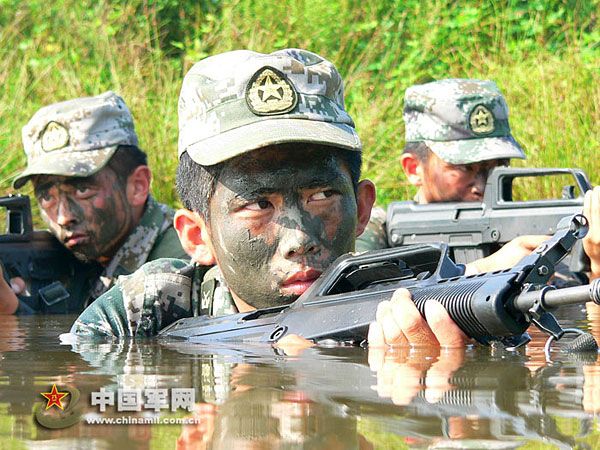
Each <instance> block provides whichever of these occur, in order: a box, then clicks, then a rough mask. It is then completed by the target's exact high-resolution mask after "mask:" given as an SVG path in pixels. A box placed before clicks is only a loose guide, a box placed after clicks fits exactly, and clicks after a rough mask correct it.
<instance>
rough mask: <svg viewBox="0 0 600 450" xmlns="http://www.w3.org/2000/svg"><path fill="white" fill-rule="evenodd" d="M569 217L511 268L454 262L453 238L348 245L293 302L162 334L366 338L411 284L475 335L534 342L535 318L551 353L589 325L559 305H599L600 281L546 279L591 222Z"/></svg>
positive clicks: (194, 320) (195, 338) (421, 298)
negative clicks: (569, 322)
mask: <svg viewBox="0 0 600 450" xmlns="http://www.w3.org/2000/svg"><path fill="white" fill-rule="evenodd" d="M561 224H562V225H559V227H558V228H559V229H558V231H557V232H556V233H555V235H554V236H553V237H552V238H551V239H549V240H548V241H546V242H544V243H543V244H542V245H540V246H539V247H538V248H537V249H536V250H535V251H534V252H533V253H531V254H530V255H528V256H526V257H524V258H523V259H521V261H519V263H518V264H517V265H516V266H515V267H513V268H510V269H505V270H498V271H495V272H491V273H481V274H476V275H464V266H462V265H456V264H455V263H454V262H452V260H451V259H450V258H449V257H448V247H447V246H446V245H445V244H424V245H414V246H406V247H399V248H393V249H385V250H378V251H372V252H365V253H362V254H348V255H344V256H341V257H340V258H338V259H337V260H336V261H335V262H334V264H333V265H332V266H331V267H330V268H329V269H328V270H327V271H325V273H323V275H322V276H321V277H320V278H319V279H318V280H317V281H316V282H315V283H314V284H313V285H312V286H311V287H310V288H309V289H308V290H307V291H306V292H305V293H304V294H303V295H302V296H300V298H298V300H296V301H295V302H294V303H292V304H291V305H286V306H278V307H274V308H267V309H260V310H256V311H252V312H248V313H241V314H233V315H228V316H223V317H200V316H199V317H191V318H185V319H180V320H179V321H177V322H175V323H173V324H172V325H170V326H169V327H167V328H165V329H164V330H163V331H162V332H161V334H160V335H161V336H162V337H168V338H178V339H184V340H187V341H188V342H192V343H209V342H215V341H221V342H223V341H238V342H240V341H242V342H271V343H272V342H275V341H277V340H279V339H281V338H282V337H283V336H286V335H288V334H297V335H300V336H302V337H304V338H306V339H311V340H315V341H323V340H328V339H332V340H335V341H343V342H350V343H360V342H362V341H364V340H365V339H366V336H367V331H368V327H369V324H370V323H371V322H372V321H374V320H375V314H376V311H377V305H378V304H379V303H380V302H381V301H383V300H389V299H390V298H391V297H392V294H393V293H394V291H396V290H397V289H398V288H406V289H408V290H409V291H410V292H411V294H412V298H413V301H414V303H415V305H416V306H417V308H418V309H419V311H420V312H421V314H424V310H425V302H426V301H427V300H430V299H431V300H437V301H439V302H440V303H441V304H442V305H444V307H445V308H446V310H447V311H448V313H449V314H450V317H452V319H453V320H454V321H455V322H456V323H457V324H458V326H459V327H460V328H461V329H462V330H463V331H464V332H465V333H466V334H467V335H468V336H470V337H472V338H474V339H476V340H477V341H479V342H480V343H482V344H490V343H491V342H493V341H500V342H502V343H503V344H504V345H506V346H509V347H516V346H520V345H524V344H526V343H527V342H528V341H529V336H528V335H527V333H525V330H526V329H527V328H528V327H529V325H530V324H531V323H533V324H534V325H536V326H537V327H538V328H540V329H541V330H542V331H544V332H546V333H548V334H549V335H550V338H549V341H548V346H547V347H548V349H547V350H548V352H549V347H550V344H551V340H552V341H553V340H556V339H560V338H561V337H562V336H563V335H564V334H565V332H576V333H580V332H579V330H574V329H569V330H563V329H562V328H561V326H560V325H559V323H558V322H557V320H556V319H555V317H554V316H553V315H552V313H551V312H550V311H551V310H553V309H555V308H558V307H560V306H563V305H568V304H576V303H585V302H588V301H593V302H595V303H597V304H600V280H595V281H594V282H593V283H592V284H589V285H585V286H577V287H572V288H565V289H560V290H556V289H553V288H552V287H550V286H548V285H547V284H546V283H547V282H548V280H549V278H550V276H551V275H552V273H553V272H554V267H555V265H556V264H557V263H558V262H559V261H560V260H561V259H562V258H563V257H564V256H565V255H566V254H567V253H568V252H569V250H570V249H571V248H572V247H573V245H574V244H575V242H577V240H578V239H581V238H583V237H584V236H585V234H586V233H587V229H588V227H587V221H586V219H585V217H584V216H582V215H574V216H571V217H566V218H565V219H563V220H562V221H561ZM581 333H583V332H581ZM586 336H588V337H591V336H590V335H587V334H586ZM592 340H593V339H592ZM594 344H595V341H594Z"/></svg>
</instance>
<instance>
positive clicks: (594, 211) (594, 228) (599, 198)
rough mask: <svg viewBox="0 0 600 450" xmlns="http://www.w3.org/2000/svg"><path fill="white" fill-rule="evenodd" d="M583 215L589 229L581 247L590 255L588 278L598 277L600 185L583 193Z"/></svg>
mask: <svg viewBox="0 0 600 450" xmlns="http://www.w3.org/2000/svg"><path fill="white" fill-rule="evenodd" d="M583 215H584V216H585V217H586V218H587V219H588V222H589V226H590V229H589V231H588V234H587V236H586V237H585V238H584V239H583V249H584V250H585V253H586V254H587V255H588V256H589V257H590V268H591V274H590V280H593V279H594V278H600V186H596V187H595V188H594V189H593V190H591V191H587V192H586V193H585V199H584V202H583Z"/></svg>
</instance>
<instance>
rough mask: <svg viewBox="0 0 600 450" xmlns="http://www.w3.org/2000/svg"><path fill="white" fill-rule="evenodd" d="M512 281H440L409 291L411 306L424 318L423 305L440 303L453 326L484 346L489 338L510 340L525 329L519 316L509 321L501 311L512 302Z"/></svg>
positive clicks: (507, 316) (481, 279) (505, 313)
mask: <svg viewBox="0 0 600 450" xmlns="http://www.w3.org/2000/svg"><path fill="white" fill-rule="evenodd" d="M511 279H512V277H509V276H507V277H502V276H500V277H496V278H493V279H486V278H477V277H476V278H473V279H466V280H464V279H463V280H458V281H456V280H454V281H453V280H443V282H442V283H439V284H437V285H435V286H428V287H425V288H420V289H410V288H409V291H411V293H412V298H413V302H414V303H415V305H416V307H417V309H418V310H419V312H420V313H421V315H423V317H425V302H426V301H427V300H435V301H438V302H439V303H441V304H442V305H443V306H444V308H446V310H447V311H448V314H449V315H450V317H451V318H452V320H454V322H456V324H457V325H458V326H459V327H460V328H461V329H462V330H463V331H464V332H465V333H466V334H467V335H468V336H470V337H472V338H475V339H477V340H479V341H480V342H487V341H488V340H489V339H490V338H494V337H503V336H513V335H517V334H520V333H522V332H523V331H525V330H526V329H527V326H528V323H527V322H526V321H525V318H524V317H523V316H522V315H516V316H515V317H513V316H512V315H510V314H509V313H508V311H507V310H506V308H505V303H506V302H507V298H512V291H511V283H510V281H511Z"/></svg>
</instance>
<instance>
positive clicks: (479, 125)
mask: <svg viewBox="0 0 600 450" xmlns="http://www.w3.org/2000/svg"><path fill="white" fill-rule="evenodd" d="M469 125H471V130H473V133H475V134H490V133H491V132H492V131H494V115H493V114H492V112H491V111H490V110H489V109H487V108H486V107H485V106H483V105H477V106H476V107H475V108H473V111H471V115H470V116H469Z"/></svg>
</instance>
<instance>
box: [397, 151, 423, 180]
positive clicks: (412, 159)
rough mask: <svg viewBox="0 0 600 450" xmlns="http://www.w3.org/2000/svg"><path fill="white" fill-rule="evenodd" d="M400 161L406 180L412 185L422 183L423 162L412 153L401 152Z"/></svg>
mask: <svg viewBox="0 0 600 450" xmlns="http://www.w3.org/2000/svg"><path fill="white" fill-rule="evenodd" d="M400 163H401V164H402V169H404V174H405V175H406V178H407V179H408V182H409V183H410V184H412V185H413V186H421V185H423V169H424V168H423V163H422V162H421V160H420V159H419V158H417V156H416V155H414V154H412V153H402V155H401V156H400Z"/></svg>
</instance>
